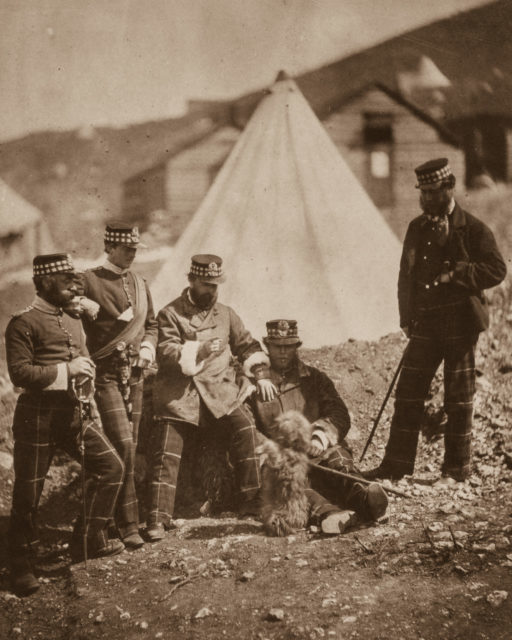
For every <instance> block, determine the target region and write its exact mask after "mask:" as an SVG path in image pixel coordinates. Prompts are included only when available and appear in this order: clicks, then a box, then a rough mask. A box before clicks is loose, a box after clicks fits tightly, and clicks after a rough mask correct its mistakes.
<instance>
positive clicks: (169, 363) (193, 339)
mask: <svg viewBox="0 0 512 640" xmlns="http://www.w3.org/2000/svg"><path fill="white" fill-rule="evenodd" d="M188 279H189V285H190V286H189V287H187V288H186V289H185V290H184V291H183V293H182V294H181V295H180V296H179V297H178V298H176V299H175V300H173V301H172V302H170V303H169V304H168V305H166V306H165V307H164V308H163V309H162V310H161V311H160V312H159V314H158V346H157V364H158V372H157V375H156V378H155V382H154V387H153V405H154V415H155V420H154V424H153V427H152V433H151V435H150V439H149V445H148V448H149V452H148V456H147V463H148V482H149V486H150V490H149V493H150V495H149V505H148V516H147V535H148V538H149V539H150V540H151V541H157V540H160V539H162V537H163V536H164V532H165V528H168V527H169V526H170V524H171V522H172V517H173V511H174V501H175V494H176V481H177V477H178V471H179V467H180V461H181V454H182V451H183V445H184V440H185V439H186V438H187V435H188V434H190V433H191V430H194V429H197V428H200V429H208V430H214V432H215V431H217V432H218V431H219V430H220V431H223V432H224V433H227V434H228V436H229V440H230V444H229V453H230V458H231V462H232V464H233V466H234V471H235V480H236V482H237V485H238V498H239V512H240V513H241V514H257V513H259V505H258V492H259V488H260V467H259V459H258V457H257V455H256V453H255V446H256V438H257V433H256V427H255V425H254V422H253V419H252V416H251V415H250V412H249V411H248V410H247V408H245V407H244V406H243V405H242V398H241V397H240V390H239V386H238V384H237V381H236V377H235V368H234V366H233V365H232V363H231V359H232V357H233V356H235V357H236V358H237V359H238V361H239V362H240V363H241V364H242V365H243V368H244V370H245V371H246V372H251V373H252V374H253V376H254V377H255V378H256V380H257V382H256V384H257V386H258V388H259V390H260V393H261V394H262V396H263V397H265V398H269V397H273V392H274V391H275V389H274V387H273V385H272V383H271V382H270V380H268V379H267V378H265V377H262V376H260V375H259V371H260V370H261V369H262V367H263V365H264V364H268V357H267V356H266V354H265V353H263V352H262V350H261V347H260V345H259V343H258V342H257V341H256V340H254V338H253V337H252V336H251V334H250V333H249V332H248V331H247V329H245V327H244V325H243V324H242V321H241V320H240V318H239V317H238V316H237V314H236V313H235V312H234V311H233V309H231V307H228V306H226V305H223V304H221V303H219V302H217V287H218V285H219V284H220V283H221V282H223V281H224V279H225V276H224V273H223V267H222V260H221V258H219V257H218V256H215V255H209V254H204V255H196V256H193V258H192V263H191V267H190V272H189V275H188Z"/></svg>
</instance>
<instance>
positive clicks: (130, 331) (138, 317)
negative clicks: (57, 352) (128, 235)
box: [91, 273, 148, 360]
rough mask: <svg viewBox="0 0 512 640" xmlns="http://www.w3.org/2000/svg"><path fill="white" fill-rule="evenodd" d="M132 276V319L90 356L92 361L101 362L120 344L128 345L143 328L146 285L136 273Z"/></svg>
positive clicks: (146, 310) (145, 307)
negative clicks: (133, 288) (133, 286)
mask: <svg viewBox="0 0 512 640" xmlns="http://www.w3.org/2000/svg"><path fill="white" fill-rule="evenodd" d="M132 276H133V280H134V284H135V301H134V309H133V318H132V319H131V320H130V322H128V324H127V325H126V327H125V328H124V329H123V330H122V331H121V333H118V334H117V336H116V337H115V338H114V340H111V341H110V342H108V343H107V344H106V345H104V346H103V347H102V348H101V349H98V351H96V353H93V354H91V358H92V359H93V360H101V359H102V358H106V357H107V356H109V355H110V354H111V353H113V351H114V349H115V348H116V346H117V345H118V344H119V343H120V342H126V343H127V344H128V343H130V342H131V341H132V340H133V339H134V338H135V336H136V335H137V334H138V333H139V331H140V330H141V329H142V328H143V327H144V323H145V322H146V316H147V314H148V299H147V295H146V285H145V283H144V280H143V279H142V278H141V277H140V276H139V275H137V274H136V273H132Z"/></svg>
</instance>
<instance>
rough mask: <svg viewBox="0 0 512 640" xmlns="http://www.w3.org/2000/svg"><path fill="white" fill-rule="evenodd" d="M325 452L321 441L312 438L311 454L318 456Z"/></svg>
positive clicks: (314, 456) (313, 456)
mask: <svg viewBox="0 0 512 640" xmlns="http://www.w3.org/2000/svg"><path fill="white" fill-rule="evenodd" d="M323 452H324V448H323V447H322V444H321V443H320V442H316V441H315V440H311V444H310V445H309V451H308V453H309V455H310V456H311V457H312V458H318V456H321V455H322V453H323Z"/></svg>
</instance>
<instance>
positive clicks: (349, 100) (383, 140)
mask: <svg viewBox="0 0 512 640" xmlns="http://www.w3.org/2000/svg"><path fill="white" fill-rule="evenodd" d="M260 96H261V94H259V96H256V95H254V94H251V96H247V97H244V98H241V99H240V100H238V101H235V102H234V103H232V106H231V111H230V112H226V113H230V118H229V119H226V121H225V126H222V125H221V124H220V125H219V126H218V128H217V129H216V130H215V131H213V132H212V131H208V132H207V133H206V135H205V136H204V137H202V138H201V139H199V140H195V141H194V142H193V143H192V144H190V145H188V146H186V147H185V148H183V149H178V150H176V152H175V153H174V154H172V155H169V154H167V155H166V157H165V159H163V160H156V161H155V162H154V164H152V165H150V166H149V167H148V168H147V169H146V170H145V171H142V172H139V173H138V174H136V175H134V176H131V177H130V178H129V179H128V180H126V181H125V182H124V185H123V213H124V215H125V216H126V217H128V218H130V219H135V220H138V221H139V223H141V225H142V226H145V225H146V226H147V225H149V224H151V223H152V222H153V220H154V217H158V219H159V220H160V221H161V220H162V219H164V218H165V216H162V215H161V212H162V211H165V212H167V213H168V216H167V218H166V219H167V224H168V225H169V228H170V233H171V242H174V241H176V240H177V238H178V237H179V236H180V234H181V233H182V231H183V230H184V228H185V226H186V225H187V223H188V221H189V220H190V218H191V216H192V215H193V214H194V212H195V211H196V210H197V208H198V206H199V204H200V202H201V201H202V199H203V198H204V196H205V195H206V193H207V191H208V189H209V187H210V185H211V184H212V182H213V180H214V178H215V176H216V175H217V172H218V171H219V169H220V167H221V166H222V164H223V162H224V160H225V159H226V158H227V156H228V154H229V152H230V151H231V149H232V148H233V146H234V144H235V143H236V141H237V140H238V137H239V135H240V130H241V129H242V128H243V126H244V125H245V122H246V121H247V118H248V117H249V115H250V113H251V112H252V110H253V107H254V105H255V104H257V102H258V99H257V98H259V97H260ZM320 119H321V120H322V122H323V124H324V126H325V127H326V129H327V131H328V133H329V134H330V136H331V138H332V139H333V141H334V142H335V144H336V146H337V147H338V149H339V151H340V153H341V154H342V155H343V157H344V158H345V160H346V161H347V162H348V164H349V166H350V168H351V169H352V171H353V173H354V174H355V175H356V177H357V178H358V180H359V182H360V183H361V184H362V185H363V187H364V188H365V189H366V191H367V192H368V194H369V195H370V197H371V198H372V200H373V201H374V203H375V205H376V206H377V207H378V208H379V209H380V210H381V211H382V213H383V215H384V216H385V217H386V219H387V220H388V222H389V223H390V225H391V227H392V228H393V229H394V230H395V232H396V233H397V234H398V235H399V236H402V235H403V233H404V231H405V228H406V224H407V221H408V220H410V218H411V217H412V215H413V214H414V213H415V212H416V211H417V210H418V198H417V192H416V191H415V189H414V172H413V170H414V167H415V166H416V165H417V164H420V163H421V162H424V161H426V160H428V159H430V158H433V157H437V156H448V157H449V158H450V162H451V164H452V167H453V169H454V171H455V173H456V174H457V175H458V176H461V178H463V176H464V155H463V152H462V151H461V150H460V149H459V148H458V146H457V141H456V140H455V138H454V137H453V136H451V135H450V134H449V133H448V131H446V130H445V129H444V128H443V127H442V126H441V125H439V124H438V123H437V122H436V121H435V120H434V119H433V118H432V117H430V116H429V115H428V114H426V113H424V112H422V111H420V110H419V109H418V108H417V107H415V106H413V105H412V104H411V103H409V102H407V101H406V100H405V99H404V98H402V97H401V96H400V95H399V94H398V93H396V92H393V91H391V90H389V89H387V88H386V87H384V86H383V85H380V84H371V85H368V86H366V87H363V88H361V89H359V90H358V91H357V92H355V93H353V94H351V95H347V94H346V93H343V92H342V91H340V92H339V93H338V96H337V97H336V99H333V100H331V103H330V104H329V105H325V104H324V105H323V108H322V113H321V114H320ZM269 152H270V150H268V149H262V150H261V153H269ZM159 214H160V215H159Z"/></svg>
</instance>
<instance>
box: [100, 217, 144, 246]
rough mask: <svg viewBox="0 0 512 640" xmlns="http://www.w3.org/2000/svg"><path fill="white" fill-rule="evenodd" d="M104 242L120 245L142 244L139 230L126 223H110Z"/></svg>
mask: <svg viewBox="0 0 512 640" xmlns="http://www.w3.org/2000/svg"><path fill="white" fill-rule="evenodd" d="M104 240H105V242H116V243H118V244H129V245H138V244H140V235H139V228H138V227H134V226H132V225H130V224H127V223H126V222H109V223H107V226H106V227H105V236H104Z"/></svg>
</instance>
